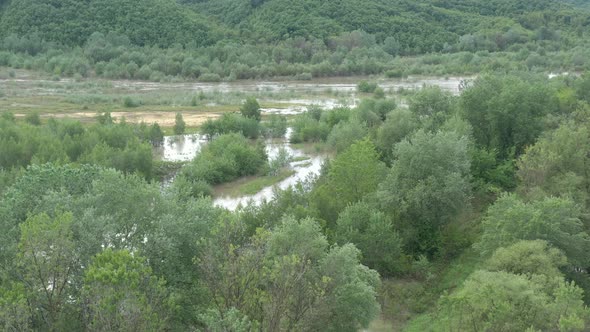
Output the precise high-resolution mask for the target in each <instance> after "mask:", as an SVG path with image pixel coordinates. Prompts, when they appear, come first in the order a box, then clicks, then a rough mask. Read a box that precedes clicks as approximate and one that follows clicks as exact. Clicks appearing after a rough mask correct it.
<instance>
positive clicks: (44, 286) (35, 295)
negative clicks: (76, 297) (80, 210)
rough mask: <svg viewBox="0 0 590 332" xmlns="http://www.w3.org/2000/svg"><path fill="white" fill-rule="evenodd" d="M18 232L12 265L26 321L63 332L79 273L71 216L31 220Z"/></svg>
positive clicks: (44, 216) (64, 214)
mask: <svg viewBox="0 0 590 332" xmlns="http://www.w3.org/2000/svg"><path fill="white" fill-rule="evenodd" d="M20 228H21V237H20V241H19V244H18V254H17V260H18V263H17V264H16V265H17V269H18V270H17V274H18V276H19V278H18V279H19V280H22V282H23V284H24V285H25V290H24V293H25V296H26V298H27V303H28V306H29V310H30V311H29V312H30V315H31V318H30V319H31V320H32V322H33V325H38V326H39V327H40V328H43V329H47V330H56V329H60V328H64V327H66V326H67V322H68V316H67V315H68V311H70V310H73V308H70V305H69V298H70V296H72V295H73V294H74V293H73V292H72V289H71V288H72V287H71V283H72V282H73V280H74V278H75V276H76V271H77V270H78V269H79V265H78V264H79V263H78V255H77V253H76V252H75V250H74V248H75V244H74V239H73V232H72V214H71V213H63V214H57V215H56V216H55V218H51V217H49V216H48V215H47V214H39V215H35V216H31V217H29V218H27V220H26V221H25V222H24V223H22V224H21V225H20ZM17 300H18V299H17ZM16 305H18V302H17V303H16Z"/></svg>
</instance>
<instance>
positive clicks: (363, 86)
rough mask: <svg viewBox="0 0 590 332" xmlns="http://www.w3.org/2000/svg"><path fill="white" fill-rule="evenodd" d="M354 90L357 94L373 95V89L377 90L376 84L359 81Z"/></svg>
mask: <svg viewBox="0 0 590 332" xmlns="http://www.w3.org/2000/svg"><path fill="white" fill-rule="evenodd" d="M356 88H357V90H358V92H363V93H373V92H375V89H377V83H374V82H367V81H360V82H359V84H358V85H357V86H356Z"/></svg>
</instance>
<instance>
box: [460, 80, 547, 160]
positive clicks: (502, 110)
mask: <svg viewBox="0 0 590 332" xmlns="http://www.w3.org/2000/svg"><path fill="white" fill-rule="evenodd" d="M461 107H462V109H463V112H464V115H465V118H466V119H467V120H468V121H469V122H470V123H471V126H472V127H473V137H474V139H475V142H476V144H477V145H478V146H479V147H483V148H486V149H488V150H495V151H497V152H498V158H499V159H501V160H506V159H508V158H510V157H511V156H514V155H516V156H519V155H520V154H522V153H523V152H524V148H525V147H526V146H527V145H530V144H532V143H534V141H535V140H536V139H537V137H538V136H539V135H540V134H541V132H542V131H543V130H544V129H545V123H544V120H545V117H546V116H547V115H549V114H552V113H554V112H555V111H556V110H558V109H559V108H558V106H557V99H556V93H555V90H554V88H553V86H552V85H549V84H547V79H546V78H541V77H534V76H529V77H525V78H520V77H518V76H506V75H486V76H483V77H480V78H478V79H477V80H476V81H475V82H474V83H473V85H472V86H471V87H469V88H468V89H466V90H465V91H464V92H463V94H462V95H461Z"/></svg>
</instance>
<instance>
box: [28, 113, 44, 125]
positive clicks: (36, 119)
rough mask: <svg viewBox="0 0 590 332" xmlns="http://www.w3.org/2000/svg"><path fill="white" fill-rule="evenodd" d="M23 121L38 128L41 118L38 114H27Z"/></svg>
mask: <svg viewBox="0 0 590 332" xmlns="http://www.w3.org/2000/svg"><path fill="white" fill-rule="evenodd" d="M25 121H26V122H27V123H29V124H32V125H33V126H40V125H41V117H40V116H39V113H37V112H33V113H29V114H27V115H26V116H25Z"/></svg>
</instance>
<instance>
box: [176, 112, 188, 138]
mask: <svg viewBox="0 0 590 332" xmlns="http://www.w3.org/2000/svg"><path fill="white" fill-rule="evenodd" d="M185 129H186V123H185V122H184V119H183V118H182V113H176V116H175V119H174V135H183V134H184V130H185Z"/></svg>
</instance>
